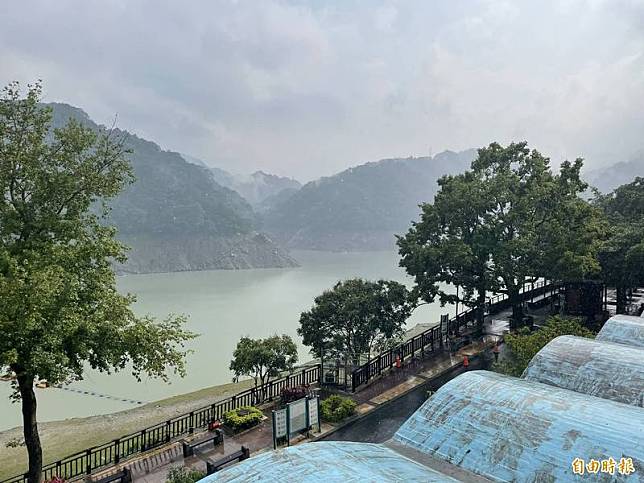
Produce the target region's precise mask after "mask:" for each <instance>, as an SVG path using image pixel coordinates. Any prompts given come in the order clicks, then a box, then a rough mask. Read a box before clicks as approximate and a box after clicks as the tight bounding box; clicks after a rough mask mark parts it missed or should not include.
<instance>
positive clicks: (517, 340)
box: [494, 316, 594, 377]
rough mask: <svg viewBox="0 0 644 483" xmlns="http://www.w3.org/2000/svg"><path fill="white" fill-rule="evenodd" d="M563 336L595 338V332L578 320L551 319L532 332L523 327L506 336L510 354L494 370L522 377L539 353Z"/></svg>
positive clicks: (557, 317) (559, 317)
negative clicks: (549, 343) (552, 341)
mask: <svg viewBox="0 0 644 483" xmlns="http://www.w3.org/2000/svg"><path fill="white" fill-rule="evenodd" d="M561 335H576V336H579V337H593V336H594V334H593V332H591V331H590V330H588V329H587V328H585V327H584V326H583V325H581V323H580V321H579V320H578V319H574V318H565V317H561V316H554V317H550V318H549V319H548V320H547V322H546V324H545V325H544V326H543V327H542V328H541V329H539V330H537V331H534V332H530V330H528V328H527V327H523V328H522V329H519V331H518V332H517V333H516V334H506V335H505V343H506V344H507V347H508V353H507V356H506V358H505V360H503V361H500V362H497V363H495V365H494V370H496V371H497V372H502V373H504V374H509V375H511V376H516V377H519V376H521V374H523V371H524V370H525V369H526V368H527V367H528V364H529V363H530V361H531V360H532V358H533V357H534V356H535V355H536V354H537V352H539V351H540V350H541V349H543V347H545V345H546V344H548V342H550V341H551V340H553V339H555V338H557V337H559V336H561Z"/></svg>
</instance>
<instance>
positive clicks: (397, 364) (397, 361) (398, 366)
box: [396, 355, 400, 369]
mask: <svg viewBox="0 0 644 483" xmlns="http://www.w3.org/2000/svg"><path fill="white" fill-rule="evenodd" d="M396 368H397V369H400V356H399V355H397V356H396Z"/></svg>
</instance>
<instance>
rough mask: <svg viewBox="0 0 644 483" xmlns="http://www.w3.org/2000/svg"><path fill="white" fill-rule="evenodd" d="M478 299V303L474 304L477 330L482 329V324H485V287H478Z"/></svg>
mask: <svg viewBox="0 0 644 483" xmlns="http://www.w3.org/2000/svg"><path fill="white" fill-rule="evenodd" d="M477 291H478V294H479V297H478V301H477V303H476V305H477V309H476V322H477V325H478V328H479V330H482V329H483V322H485V296H486V295H487V292H486V290H485V287H484V286H483V287H479V288H478V289H477Z"/></svg>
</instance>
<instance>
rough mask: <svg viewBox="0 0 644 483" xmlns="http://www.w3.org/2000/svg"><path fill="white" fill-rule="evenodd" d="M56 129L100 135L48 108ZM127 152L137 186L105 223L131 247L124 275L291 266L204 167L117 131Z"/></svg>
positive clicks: (79, 114) (71, 113)
mask: <svg viewBox="0 0 644 483" xmlns="http://www.w3.org/2000/svg"><path fill="white" fill-rule="evenodd" d="M49 106H50V107H52V108H53V125H54V126H55V127H57V126H62V125H64V124H65V123H66V122H67V121H68V119H69V118H70V117H73V118H75V119H77V120H78V121H80V122H81V123H83V124H84V125H86V126H88V127H90V128H92V129H99V126H98V125H97V124H96V123H94V122H93V121H92V120H91V119H90V118H89V116H88V115H87V114H86V113H85V112H83V111H82V110H81V109H78V108H75V107H72V106H69V105H66V104H49ZM116 135H122V136H124V137H125V140H126V141H125V144H126V146H127V147H128V148H130V149H131V150H132V154H131V155H129V159H130V162H131V164H132V167H133V170H134V174H135V177H136V181H135V182H134V183H133V184H132V185H130V186H127V187H126V188H125V189H124V191H123V192H122V193H121V194H120V195H119V196H118V197H116V198H115V199H114V200H113V201H111V202H110V206H111V208H112V211H111V213H110V221H111V222H112V223H114V224H115V225H116V226H117V228H118V237H119V238H120V239H122V240H123V241H124V242H126V243H127V244H128V245H129V246H131V247H132V249H131V251H130V253H129V260H128V262H127V263H126V264H125V265H124V266H119V267H117V268H118V269H119V270H120V271H124V272H137V273H139V272H166V271H182V270H204V269H214V268H264V267H283V266H292V265H294V264H295V262H294V260H293V259H291V258H290V257H289V256H288V255H287V254H286V253H284V252H283V251H282V250H280V249H279V248H278V247H277V246H276V245H275V244H274V243H273V242H272V241H271V240H270V238H268V237H267V236H266V235H264V234H261V233H259V232H258V231H257V228H258V219H257V216H256V215H255V213H254V211H253V208H252V207H251V206H250V204H249V203H248V202H247V201H246V200H244V198H242V197H241V196H240V195H239V194H238V193H237V192H235V191H234V190H231V189H229V188H227V187H225V186H221V185H220V184H219V183H217V182H216V181H215V179H214V177H213V175H212V173H211V171H210V170H209V169H208V168H205V167H200V166H197V165H195V164H191V163H188V162H186V161H185V160H184V159H183V158H182V156H181V155H179V154H178V153H174V152H170V151H163V150H162V149H161V148H160V147H159V146H158V145H157V144H155V143H153V142H151V141H147V140H145V139H141V138H139V137H137V136H136V135H133V134H130V133H128V132H127V131H120V130H117V132H116Z"/></svg>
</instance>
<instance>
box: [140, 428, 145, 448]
mask: <svg viewBox="0 0 644 483" xmlns="http://www.w3.org/2000/svg"><path fill="white" fill-rule="evenodd" d="M144 451H145V429H143V430H141V451H140V452H141V453H143V452H144Z"/></svg>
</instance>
